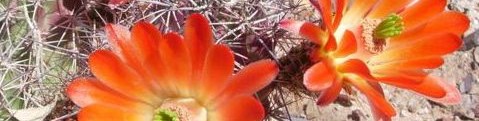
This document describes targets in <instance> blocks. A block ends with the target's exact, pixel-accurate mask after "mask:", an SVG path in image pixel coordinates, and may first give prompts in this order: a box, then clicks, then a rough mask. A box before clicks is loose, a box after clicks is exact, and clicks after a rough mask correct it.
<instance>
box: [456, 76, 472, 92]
mask: <svg viewBox="0 0 479 121" xmlns="http://www.w3.org/2000/svg"><path fill="white" fill-rule="evenodd" d="M473 82H474V77H473V76H472V74H468V75H467V76H466V77H465V78H464V79H463V81H462V82H461V83H460V84H459V91H461V93H463V94H468V93H469V92H470V91H471V89H472V84H473Z"/></svg>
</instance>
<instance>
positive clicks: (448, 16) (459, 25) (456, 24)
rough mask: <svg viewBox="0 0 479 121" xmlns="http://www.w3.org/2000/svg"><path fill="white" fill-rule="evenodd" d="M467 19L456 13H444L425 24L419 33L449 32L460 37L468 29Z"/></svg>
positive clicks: (468, 22)
mask: <svg viewBox="0 0 479 121" xmlns="http://www.w3.org/2000/svg"><path fill="white" fill-rule="evenodd" d="M469 24H470V21H469V18H467V16H466V15H464V14H463V13H460V12H457V11H446V12H442V13H441V14H439V15H437V16H436V17H434V18H433V19H432V20H431V21H430V22H428V23H427V25H426V27H425V28H424V30H422V31H421V33H438V32H450V33H453V34H455V35H457V36H461V35H462V34H464V32H465V31H466V30H467V29H469Z"/></svg>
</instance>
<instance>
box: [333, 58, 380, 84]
mask: <svg viewBox="0 0 479 121" xmlns="http://www.w3.org/2000/svg"><path fill="white" fill-rule="evenodd" d="M337 69H338V71H340V72H342V73H353V74H356V75H358V76H360V77H362V78H364V79H366V80H369V81H375V80H376V79H375V78H374V77H373V76H372V75H371V72H370V71H369V68H368V66H367V65H366V64H365V63H364V62H363V61H361V60H358V59H350V60H347V61H346V62H344V63H342V64H340V65H339V66H338V67H337Z"/></svg>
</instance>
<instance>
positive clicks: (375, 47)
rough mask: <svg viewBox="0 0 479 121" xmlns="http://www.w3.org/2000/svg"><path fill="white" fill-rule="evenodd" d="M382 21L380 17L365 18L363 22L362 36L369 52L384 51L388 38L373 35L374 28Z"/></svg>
mask: <svg viewBox="0 0 479 121" xmlns="http://www.w3.org/2000/svg"><path fill="white" fill-rule="evenodd" d="M380 23H381V20H379V19H365V20H363V21H362V22H361V24H362V29H363V30H362V33H361V36H362V38H363V39H364V45H365V49H366V50H368V51H369V52H371V53H373V54H376V53H379V52H382V51H383V49H384V47H385V46H386V40H385V39H380V38H376V37H374V36H373V34H374V29H375V28H376V27H377V26H378V25H379V24H380Z"/></svg>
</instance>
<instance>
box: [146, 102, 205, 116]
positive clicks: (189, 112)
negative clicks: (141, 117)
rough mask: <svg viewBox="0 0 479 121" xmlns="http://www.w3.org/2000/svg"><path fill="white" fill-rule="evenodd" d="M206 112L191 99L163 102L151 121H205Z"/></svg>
mask: <svg viewBox="0 0 479 121" xmlns="http://www.w3.org/2000/svg"><path fill="white" fill-rule="evenodd" d="M206 120H207V111H206V108H204V107H203V106H202V105H201V104H199V103H198V102H197V101H196V100H195V99H193V98H175V99H167V100H165V101H164V102H163V103H162V104H161V106H160V107H159V108H157V109H156V110H155V115H154V117H153V121H206Z"/></svg>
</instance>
